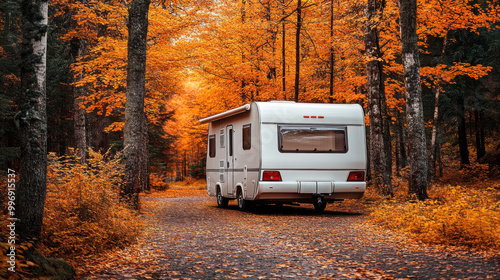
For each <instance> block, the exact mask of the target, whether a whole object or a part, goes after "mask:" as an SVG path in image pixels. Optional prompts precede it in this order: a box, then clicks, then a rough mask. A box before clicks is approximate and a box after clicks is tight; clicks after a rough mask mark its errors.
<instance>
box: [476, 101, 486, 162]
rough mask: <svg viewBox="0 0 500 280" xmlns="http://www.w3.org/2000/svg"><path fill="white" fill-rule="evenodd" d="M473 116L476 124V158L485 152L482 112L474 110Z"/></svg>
mask: <svg viewBox="0 0 500 280" xmlns="http://www.w3.org/2000/svg"><path fill="white" fill-rule="evenodd" d="M474 118H475V120H476V121H475V124H476V129H475V131H476V156H477V160H479V159H480V158H482V157H483V156H484V155H485V154H486V147H485V143H484V125H483V112H479V111H478V110H477V109H476V110H474Z"/></svg>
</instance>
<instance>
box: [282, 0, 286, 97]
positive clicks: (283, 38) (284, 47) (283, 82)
mask: <svg viewBox="0 0 500 280" xmlns="http://www.w3.org/2000/svg"><path fill="white" fill-rule="evenodd" d="M282 4H283V10H282V16H283V18H284V17H285V0H282ZM285 25H286V24H285V20H282V22H281V32H282V36H281V37H282V38H281V59H282V67H283V68H282V70H281V71H282V74H281V75H282V76H281V81H282V87H283V94H284V95H285V100H286V41H285V34H286V29H285V28H286V26H285Z"/></svg>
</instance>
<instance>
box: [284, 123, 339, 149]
mask: <svg viewBox="0 0 500 280" xmlns="http://www.w3.org/2000/svg"><path fill="white" fill-rule="evenodd" d="M346 131H347V128H346V127H345V126H280V127H279V150H280V152H283V153H346V152H347V145H346V143H347V133H346Z"/></svg>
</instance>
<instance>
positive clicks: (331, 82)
mask: <svg viewBox="0 0 500 280" xmlns="http://www.w3.org/2000/svg"><path fill="white" fill-rule="evenodd" d="M333 35H334V34H333V0H331V1H330V44H331V46H330V103H333V102H334V99H333V81H334V78H335V75H334V74H335V73H334V69H335V50H334V49H333Z"/></svg>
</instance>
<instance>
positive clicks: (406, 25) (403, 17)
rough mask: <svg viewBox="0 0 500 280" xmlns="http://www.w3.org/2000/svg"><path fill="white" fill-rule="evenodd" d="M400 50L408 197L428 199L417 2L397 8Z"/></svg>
mask: <svg viewBox="0 0 500 280" xmlns="http://www.w3.org/2000/svg"><path fill="white" fill-rule="evenodd" d="M399 24H400V28H401V30H400V31H401V50H402V59H403V72H404V79H405V89H406V122H407V143H408V163H409V165H410V173H409V189H408V194H409V195H410V196H415V197H416V198H417V199H419V200H424V199H427V197H428V196H427V170H428V164H429V161H428V156H427V145H426V139H425V126H424V113H423V105H422V88H421V86H420V57H419V52H418V44H417V43H418V36H417V0H401V1H400V5H399Z"/></svg>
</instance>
